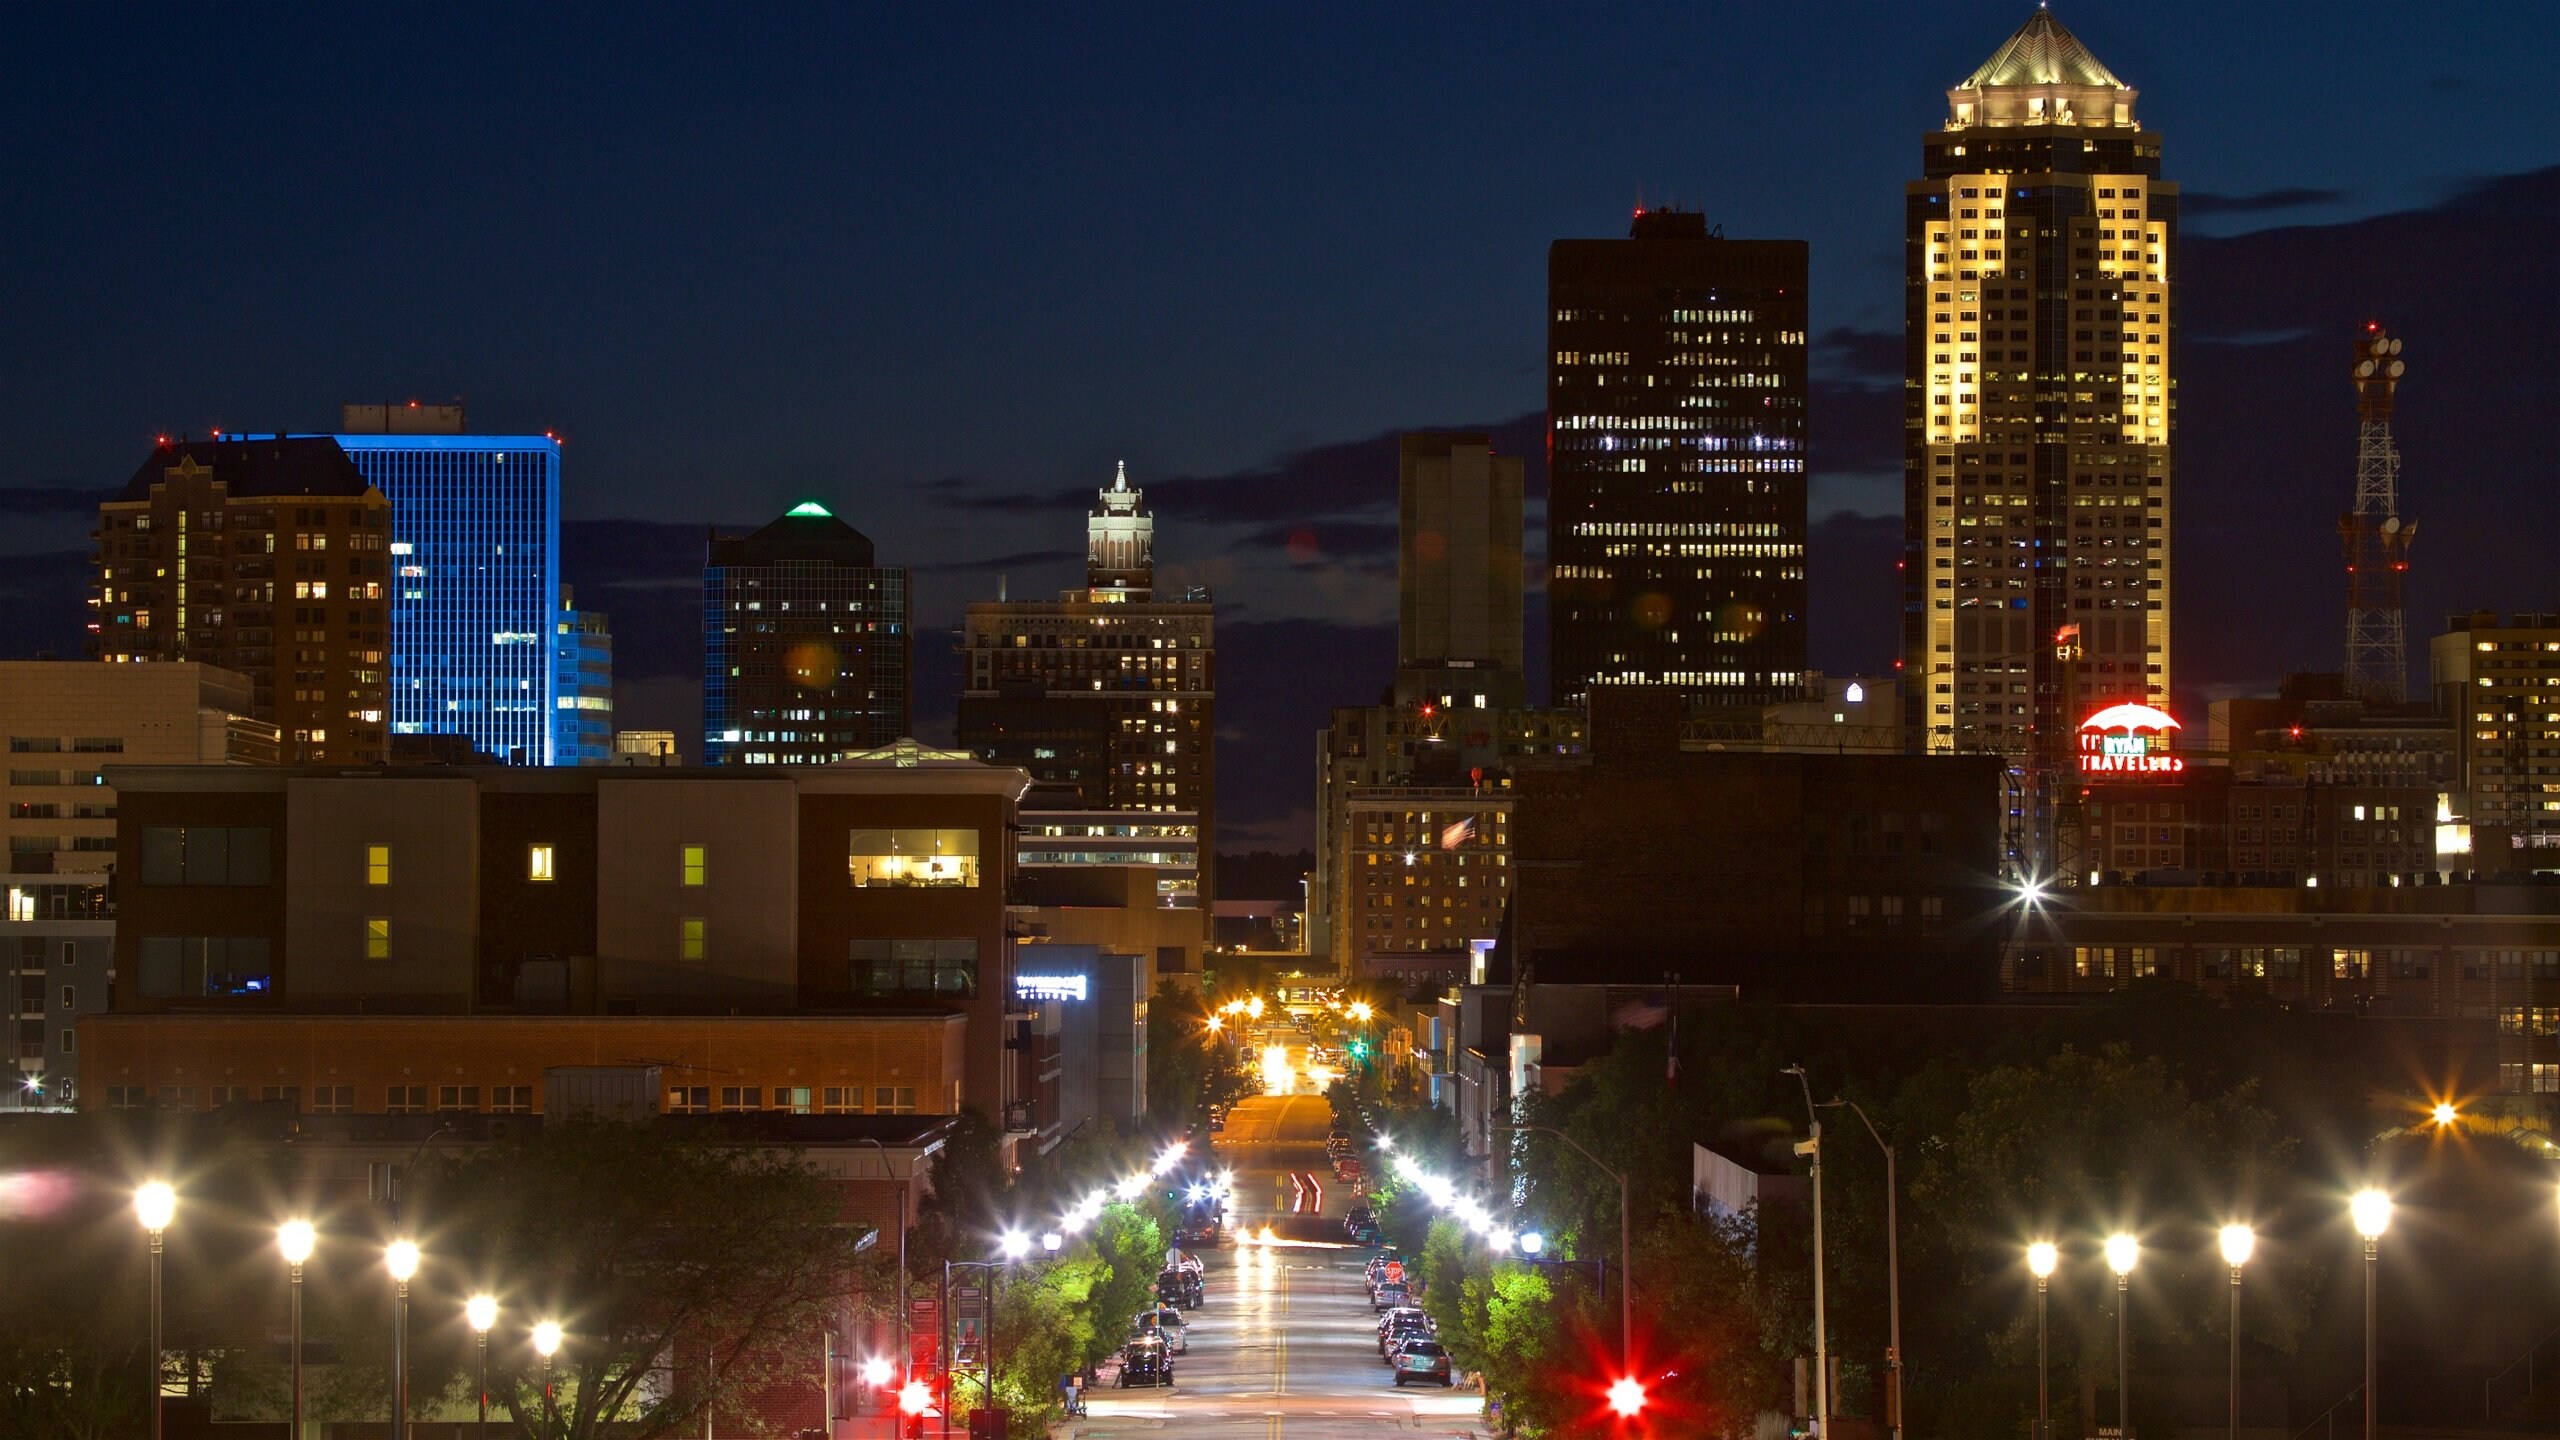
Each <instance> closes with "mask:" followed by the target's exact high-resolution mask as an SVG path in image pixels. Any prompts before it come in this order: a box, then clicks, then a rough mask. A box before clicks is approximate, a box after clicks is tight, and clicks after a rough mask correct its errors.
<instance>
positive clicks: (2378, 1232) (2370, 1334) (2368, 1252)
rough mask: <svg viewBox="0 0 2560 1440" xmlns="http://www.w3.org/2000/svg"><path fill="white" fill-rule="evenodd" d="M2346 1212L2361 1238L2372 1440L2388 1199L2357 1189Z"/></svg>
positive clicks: (2368, 1434)
mask: <svg viewBox="0 0 2560 1440" xmlns="http://www.w3.org/2000/svg"><path fill="white" fill-rule="evenodd" d="M2347 1213H2348V1214H2349V1215H2350V1216H2351V1217H2352V1218H2353V1219H2354V1220H2355V1222H2356V1233H2357V1234H2358V1235H2361V1236H2363V1237H2364V1440H2374V1434H2375V1430H2374V1423H2375V1417H2376V1416H2377V1415H2378V1414H2379V1413H2380V1412H2379V1411H2378V1410H2377V1409H2376V1407H2375V1405H2374V1401H2373V1381H2374V1374H2373V1370H2374V1364H2373V1361H2374V1278H2375V1274H2376V1272H2377V1271H2378V1270H2379V1269H2380V1268H2381V1264H2380V1261H2381V1258H2382V1250H2381V1245H2380V1244H2379V1242H2380V1241H2381V1239H2382V1232H2383V1231H2385V1230H2388V1229H2390V1228H2391V1197H2390V1196H2388V1195H2385V1194H2383V1193H2382V1192H2381V1191H2379V1190H2375V1189H2371V1188H2367V1189H2363V1190H2359V1191H2357V1192H2356V1193H2355V1195H2354V1197H2353V1198H2352V1199H2350V1200H2348V1201H2347Z"/></svg>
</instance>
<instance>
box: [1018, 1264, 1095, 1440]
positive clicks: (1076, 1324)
mask: <svg viewBox="0 0 2560 1440" xmlns="http://www.w3.org/2000/svg"><path fill="white" fill-rule="evenodd" d="M1109 1273H1110V1267H1109V1266H1108V1265H1107V1264H1106V1263H1105V1262H1104V1261H1103V1259H1102V1257H1101V1256H1099V1255H1097V1254H1095V1253H1093V1251H1092V1249H1091V1247H1090V1246H1085V1245H1079V1246H1077V1248H1076V1252H1075V1253H1070V1254H1065V1255H1061V1256H1059V1257H1058V1258H1056V1259H1054V1260H1049V1261H1045V1262H1035V1263H1034V1264H1033V1265H1032V1266H1031V1267H1029V1268H1028V1269H1027V1270H1026V1272H1025V1273H1024V1274H1022V1275H1020V1276H1011V1277H1008V1278H1007V1279H1006V1280H1005V1282H1004V1285H1003V1287H1002V1288H1001V1289H1000V1290H998V1291H997V1292H996V1318H995V1326H996V1329H995V1333H996V1335H997V1336H998V1337H999V1339H1000V1340H1001V1342H1002V1344H1001V1348H1000V1350H999V1358H998V1361H997V1364H998V1374H997V1376H996V1398H997V1400H998V1401H999V1402H1001V1403H1002V1404H1003V1406H1004V1408H1005V1410H1006V1411H1007V1412H1008V1413H1009V1414H1015V1415H1019V1414H1023V1413H1025V1412H1028V1413H1031V1414H1038V1413H1039V1412H1041V1411H1043V1410H1045V1409H1046V1408H1047V1407H1048V1405H1049V1403H1050V1401H1051V1400H1052V1399H1053V1398H1055V1396H1056V1394H1057V1385H1058V1380H1059V1378H1060V1377H1061V1376H1065V1375H1070V1374H1074V1373H1077V1372H1079V1371H1081V1370H1083V1369H1084V1368H1085V1367H1086V1366H1087V1365H1089V1364H1091V1363H1093V1362H1095V1361H1097V1360H1099V1359H1100V1358H1101V1354H1100V1353H1097V1351H1100V1352H1102V1353H1108V1350H1109V1346H1108V1344H1106V1343H1102V1342H1104V1341H1105V1339H1106V1337H1105V1335H1104V1333H1103V1324H1104V1317H1103V1316H1101V1315H1100V1314H1099V1313H1098V1307H1097V1306H1096V1305H1095V1304H1094V1303H1093V1294H1094V1291H1095V1290H1097V1289H1099V1288H1101V1287H1102V1285H1103V1282H1104V1280H1105V1279H1106V1278H1107V1277H1108V1275H1109ZM1117 1334H1118V1331H1117V1329H1116V1328H1115V1329H1113V1330H1112V1332H1111V1336H1112V1337H1116V1336H1117Z"/></svg>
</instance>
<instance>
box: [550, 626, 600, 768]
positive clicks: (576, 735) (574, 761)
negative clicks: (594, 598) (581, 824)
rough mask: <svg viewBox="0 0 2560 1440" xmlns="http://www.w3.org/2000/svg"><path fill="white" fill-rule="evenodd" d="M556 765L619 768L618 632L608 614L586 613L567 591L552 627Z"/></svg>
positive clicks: (554, 749)
mask: <svg viewBox="0 0 2560 1440" xmlns="http://www.w3.org/2000/svg"><path fill="white" fill-rule="evenodd" d="M551 643H552V657H551V675H552V689H553V690H554V692H555V693H556V694H557V696H558V698H557V700H556V701H555V702H554V707H553V709H552V712H551V714H552V722H553V723H552V737H551V763H552V764H554V765H610V764H612V763H613V630H612V628H611V626H610V625H609V624H608V623H607V622H606V619H605V616H604V614H603V612H602V611H597V610H581V609H579V608H577V605H576V603H575V601H574V599H573V597H572V596H571V595H570V593H569V592H568V591H567V590H566V589H563V590H562V591H561V592H560V613H559V615H558V616H557V617H555V618H554V619H553V621H552V627H551Z"/></svg>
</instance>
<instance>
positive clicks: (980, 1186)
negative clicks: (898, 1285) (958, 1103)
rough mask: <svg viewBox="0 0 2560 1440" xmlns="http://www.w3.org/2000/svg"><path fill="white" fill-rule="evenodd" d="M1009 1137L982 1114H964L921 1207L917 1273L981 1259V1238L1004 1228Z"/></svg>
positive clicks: (913, 1256)
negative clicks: (1006, 1141)
mask: <svg viewBox="0 0 2560 1440" xmlns="http://www.w3.org/2000/svg"><path fill="white" fill-rule="evenodd" d="M1003 1157H1004V1133H1003V1132H1002V1131H1001V1130H999V1129H997V1128H996V1123H995V1122H994V1121H993V1120H990V1119H988V1118H987V1115H986V1112H985V1111H983V1110H978V1109H974V1108H972V1109H966V1110H962V1111H961V1112H960V1114H959V1117H958V1118H957V1119H956V1120H954V1121H953V1122H952V1126H951V1132H950V1134H949V1135H948V1136H947V1137H946V1138H945V1139H944V1140H943V1142H942V1152H941V1153H940V1154H939V1155H937V1156H935V1157H934V1164H933V1171H932V1179H931V1183H930V1186H929V1187H928V1189H927V1190H926V1193H925V1195H924V1197H923V1199H921V1200H920V1201H918V1202H917V1205H916V1228H915V1233H914V1235H913V1236H912V1237H911V1238H910V1242H909V1246H908V1252H909V1264H910V1267H911V1273H912V1274H915V1275H922V1274H924V1273H925V1272H927V1271H929V1270H934V1269H938V1268H939V1267H940V1266H941V1264H942V1262H943V1261H945V1260H969V1259H976V1258H980V1257H981V1256H982V1254H983V1252H984V1251H985V1249H986V1243H985V1241H984V1240H983V1239H982V1238H981V1237H983V1236H985V1235H987V1234H990V1233H992V1232H993V1231H995V1230H996V1229H997V1228H998V1227H999V1226H1000V1224H1001V1223H1002V1218H1003V1215H1004V1199H1005V1192H1006V1189H1007V1187H1008V1186H1009V1184H1010V1177H1008V1176H1007V1175H1006V1174H1005V1168H1004V1158H1003Z"/></svg>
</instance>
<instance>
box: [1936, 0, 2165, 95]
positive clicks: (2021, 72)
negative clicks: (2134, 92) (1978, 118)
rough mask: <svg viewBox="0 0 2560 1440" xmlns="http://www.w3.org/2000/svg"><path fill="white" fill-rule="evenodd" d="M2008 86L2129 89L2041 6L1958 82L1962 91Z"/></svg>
mask: <svg viewBox="0 0 2560 1440" xmlns="http://www.w3.org/2000/svg"><path fill="white" fill-rule="evenodd" d="M2007 85H2094V86H2099V87H2102V88H2104V89H2108V90H2123V89H2126V88H2128V87H2127V86H2126V85H2125V83H2124V82H2123V81H2121V80H2119V79H2117V78H2116V77H2115V73H2114V72H2113V71H2111V70H2109V69H2108V68H2107V67H2106V66H2104V65H2101V64H2099V63H2098V57H2097V56H2095V55H2092V54H2090V53H2089V47H2088V46H2086V45H2083V44H2081V43H2080V38H2079V37H2078V36H2076V35H2074V34H2072V33H2071V32H2070V31H2069V30H2067V29H2064V28H2063V24H2062V22H2061V21H2059V20H2056V19H2054V18H2053V12H2052V11H2051V10H2049V9H2046V8H2045V7H2043V6H2041V5H2039V6H2037V7H2036V12H2035V13H2034V14H2033V15H2030V16H2028V17H2027V23H2026V24H2024V25H2021V26H2019V27H2018V32H2017V33H2016V34H2014V35H2012V36H2010V37H2009V42H2008V43H2007V44H2005V45H2003V46H2001V47H2000V48H1999V49H1998V50H1996V51H1994V52H1992V55H1991V58H1990V59H1988V60H1985V61H1983V62H1982V64H1981V66H1980V68H1978V69H1976V70H1975V71H1974V72H1973V73H1972V74H1971V75H1968V76H1966V77H1965V78H1964V81H1963V82H1962V83H1961V84H1959V85H1957V86H1956V88H1957V89H1959V90H1980V89H1985V88H1988V87H1993V86H2007Z"/></svg>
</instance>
